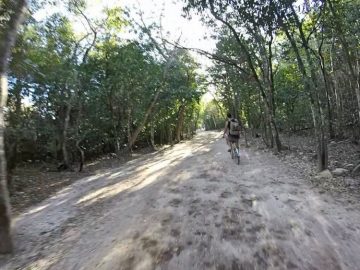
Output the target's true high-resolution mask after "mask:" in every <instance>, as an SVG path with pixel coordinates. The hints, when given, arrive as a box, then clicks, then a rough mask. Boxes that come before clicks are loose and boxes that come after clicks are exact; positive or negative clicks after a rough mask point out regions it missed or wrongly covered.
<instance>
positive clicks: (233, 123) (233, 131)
mask: <svg viewBox="0 0 360 270" xmlns="http://www.w3.org/2000/svg"><path fill="white" fill-rule="evenodd" d="M239 131H240V124H239V121H238V120H237V119H235V118H233V119H231V120H230V128H229V134H230V135H234V136H239Z"/></svg>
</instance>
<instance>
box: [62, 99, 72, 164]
mask: <svg viewBox="0 0 360 270" xmlns="http://www.w3.org/2000/svg"><path fill="white" fill-rule="evenodd" d="M71 107H72V106H71V98H70V101H69V102H68V104H67V106H66V111H65V119H64V127H63V132H62V137H63V142H62V147H61V150H62V154H63V164H62V166H63V168H64V169H68V168H70V161H69V153H68V150H67V132H68V129H69V123H70V112H71Z"/></svg>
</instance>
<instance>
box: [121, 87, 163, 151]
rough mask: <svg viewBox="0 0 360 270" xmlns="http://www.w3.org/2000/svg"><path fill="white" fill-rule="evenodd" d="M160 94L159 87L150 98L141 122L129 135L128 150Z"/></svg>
mask: <svg viewBox="0 0 360 270" xmlns="http://www.w3.org/2000/svg"><path fill="white" fill-rule="evenodd" d="M159 95H160V89H158V90H157V91H156V93H155V96H154V99H153V100H152V102H151V103H150V105H149V107H148V109H147V110H146V112H145V115H144V118H143V120H142V121H141V123H140V124H139V125H138V127H137V128H136V129H135V131H134V133H133V134H132V135H131V138H130V140H129V142H128V151H130V150H131V149H132V147H133V145H134V143H135V141H136V139H137V137H138V136H139V134H140V132H141V130H142V129H143V128H144V126H145V124H146V121H147V119H148V117H149V115H150V113H151V112H152V110H153V108H154V107H155V104H156V102H157V100H158V98H159Z"/></svg>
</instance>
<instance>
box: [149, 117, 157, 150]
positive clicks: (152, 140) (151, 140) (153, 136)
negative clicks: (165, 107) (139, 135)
mask: <svg viewBox="0 0 360 270" xmlns="http://www.w3.org/2000/svg"><path fill="white" fill-rule="evenodd" d="M150 142H151V147H152V148H153V149H154V150H156V146H155V127H154V121H153V120H151V121H150Z"/></svg>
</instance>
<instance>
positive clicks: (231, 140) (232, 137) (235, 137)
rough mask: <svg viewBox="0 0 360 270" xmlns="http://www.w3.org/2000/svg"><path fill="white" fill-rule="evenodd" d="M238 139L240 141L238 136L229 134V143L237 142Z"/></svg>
mask: <svg viewBox="0 0 360 270" xmlns="http://www.w3.org/2000/svg"><path fill="white" fill-rule="evenodd" d="M239 139H240V137H239V136H236V135H230V134H229V135H228V140H229V141H230V142H237V141H238V140H239Z"/></svg>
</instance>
